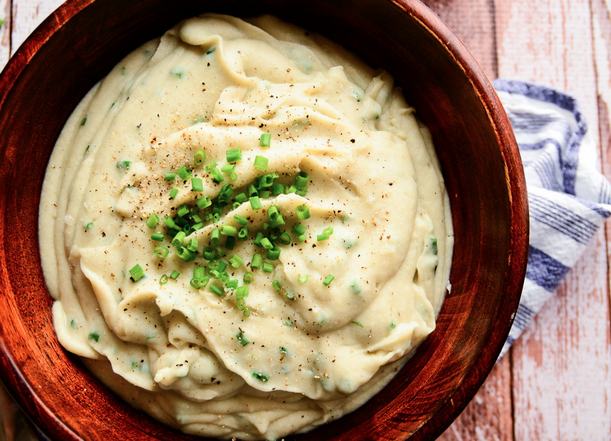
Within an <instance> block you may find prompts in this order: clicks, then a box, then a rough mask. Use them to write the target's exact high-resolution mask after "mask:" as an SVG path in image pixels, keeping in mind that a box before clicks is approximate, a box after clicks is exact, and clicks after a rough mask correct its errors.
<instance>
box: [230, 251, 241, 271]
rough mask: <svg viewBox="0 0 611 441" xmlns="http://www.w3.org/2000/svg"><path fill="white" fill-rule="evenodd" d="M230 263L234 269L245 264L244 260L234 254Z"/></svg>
mask: <svg viewBox="0 0 611 441" xmlns="http://www.w3.org/2000/svg"><path fill="white" fill-rule="evenodd" d="M229 263H230V264H231V266H232V267H234V268H239V266H240V265H242V263H244V260H243V259H242V258H241V257H240V256H238V255H237V254H234V255H233V256H232V257H231V259H229Z"/></svg>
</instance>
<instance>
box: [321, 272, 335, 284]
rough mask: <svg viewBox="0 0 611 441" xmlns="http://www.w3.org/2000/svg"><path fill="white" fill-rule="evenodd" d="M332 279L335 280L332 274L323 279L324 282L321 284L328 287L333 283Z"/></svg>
mask: <svg viewBox="0 0 611 441" xmlns="http://www.w3.org/2000/svg"><path fill="white" fill-rule="evenodd" d="M333 279H335V276H334V275H333V274H329V275H328V276H327V277H325V280H323V281H322V284H323V285H325V286H329V285H330V284H331V282H333Z"/></svg>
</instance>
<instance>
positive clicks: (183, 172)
mask: <svg viewBox="0 0 611 441" xmlns="http://www.w3.org/2000/svg"><path fill="white" fill-rule="evenodd" d="M177 173H178V176H180V177H181V179H184V180H185V181H186V180H187V179H189V178H190V177H191V169H190V168H189V167H187V166H186V165H184V166H182V167H180V168H179V169H178V172H177Z"/></svg>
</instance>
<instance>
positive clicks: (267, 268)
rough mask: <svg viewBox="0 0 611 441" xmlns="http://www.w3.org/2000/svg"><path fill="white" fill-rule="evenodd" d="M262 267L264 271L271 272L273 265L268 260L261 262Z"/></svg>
mask: <svg viewBox="0 0 611 441" xmlns="http://www.w3.org/2000/svg"><path fill="white" fill-rule="evenodd" d="M251 266H252V265H251ZM262 269H263V272H264V273H271V272H272V271H273V270H274V265H272V264H271V263H269V262H263V268H262Z"/></svg>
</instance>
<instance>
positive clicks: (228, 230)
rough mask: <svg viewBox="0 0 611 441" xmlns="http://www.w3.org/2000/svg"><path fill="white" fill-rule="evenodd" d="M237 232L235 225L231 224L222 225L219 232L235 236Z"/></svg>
mask: <svg viewBox="0 0 611 441" xmlns="http://www.w3.org/2000/svg"><path fill="white" fill-rule="evenodd" d="M236 233H237V229H236V227H234V226H232V225H223V226H222V227H221V234H222V235H223V236H235V235H236Z"/></svg>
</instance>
